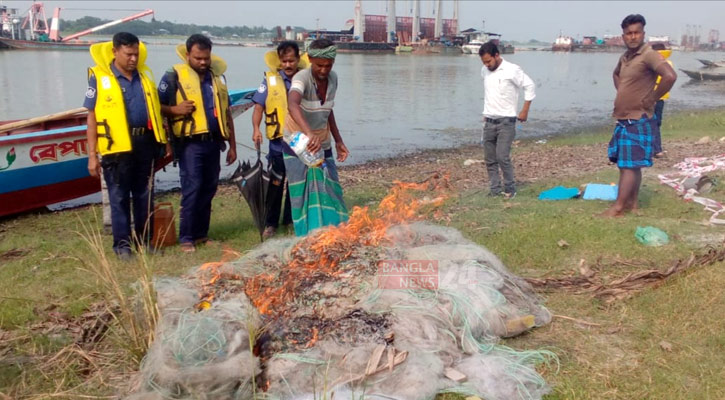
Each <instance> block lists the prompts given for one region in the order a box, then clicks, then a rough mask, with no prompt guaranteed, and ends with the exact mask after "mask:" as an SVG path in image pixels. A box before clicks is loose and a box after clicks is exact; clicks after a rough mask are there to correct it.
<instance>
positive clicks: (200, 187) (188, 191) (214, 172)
mask: <svg viewBox="0 0 725 400" xmlns="http://www.w3.org/2000/svg"><path fill="white" fill-rule="evenodd" d="M222 146H223V142H220V141H218V140H199V141H196V140H185V141H184V143H183V144H182V145H181V151H180V153H181V154H180V155H179V178H180V181H181V211H180V212H179V214H180V220H179V242H180V243H194V241H196V240H199V239H205V238H207V237H208V233H209V221H210V220H211V201H212V199H213V198H214V195H215V194H216V190H217V185H218V184H219V171H221V166H220V164H219V160H220V155H221V149H222Z"/></svg>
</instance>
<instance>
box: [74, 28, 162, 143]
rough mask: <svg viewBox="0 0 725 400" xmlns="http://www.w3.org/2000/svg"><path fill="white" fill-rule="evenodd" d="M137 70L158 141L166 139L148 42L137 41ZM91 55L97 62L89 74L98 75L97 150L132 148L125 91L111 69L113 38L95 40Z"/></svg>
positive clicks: (152, 127)
mask: <svg viewBox="0 0 725 400" xmlns="http://www.w3.org/2000/svg"><path fill="white" fill-rule="evenodd" d="M138 50H139V56H138V65H137V67H136V69H137V70H138V74H139V78H140V79H141V86H142V87H143V91H144V94H145V99H146V111H147V113H148V119H149V121H150V122H151V124H150V127H149V128H151V129H153V131H154V135H155V136H156V141H157V142H159V143H166V131H164V125H163V123H162V119H161V104H160V103H159V94H158V92H157V91H156V85H155V84H154V77H153V74H152V73H151V69H150V68H149V67H148V66H146V64H145V62H146V54H147V53H146V45H144V44H143V43H142V42H140V43H139V45H138ZM90 52H91V58H93V61H95V63H96V65H95V66H94V67H92V68H89V69H88V76H89V77H90V76H91V75H94V76H95V77H96V87H97V88H96V99H97V100H96V108H95V110H94V111H95V113H96V123H97V126H98V152H99V153H101V156H103V155H106V154H114V153H122V152H127V151H131V150H132V148H131V134H130V132H129V130H130V129H129V128H130V127H129V126H128V120H127V118H126V105H125V104H124V102H123V92H122V91H121V85H120V84H119V83H118V80H117V79H116V76H115V75H114V74H113V71H112V70H111V63H112V62H113V59H114V57H113V42H103V43H96V44H94V45H92V46H91V48H90Z"/></svg>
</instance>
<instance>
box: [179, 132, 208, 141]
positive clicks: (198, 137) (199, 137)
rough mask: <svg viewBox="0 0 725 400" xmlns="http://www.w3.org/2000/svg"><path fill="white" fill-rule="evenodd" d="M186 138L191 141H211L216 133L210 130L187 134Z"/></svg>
mask: <svg viewBox="0 0 725 400" xmlns="http://www.w3.org/2000/svg"><path fill="white" fill-rule="evenodd" d="M184 139H185V140H188V141H190V142H211V141H212V140H214V135H213V134H212V133H210V132H207V133H197V134H196V135H191V136H187V137H185V138H184Z"/></svg>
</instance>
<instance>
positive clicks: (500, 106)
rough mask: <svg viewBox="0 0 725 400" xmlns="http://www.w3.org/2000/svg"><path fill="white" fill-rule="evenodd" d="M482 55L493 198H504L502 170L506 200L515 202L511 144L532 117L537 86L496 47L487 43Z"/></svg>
mask: <svg viewBox="0 0 725 400" xmlns="http://www.w3.org/2000/svg"><path fill="white" fill-rule="evenodd" d="M478 55H479V56H481V61H482V62H483V67H482V68H481V77H483V91H484V96H483V120H484V124H483V138H484V143H483V150H484V158H485V160H486V169H487V170H488V180H489V182H490V186H491V192H490V193H489V196H498V195H500V194H501V178H500V176H499V167H500V168H501V173H502V174H503V181H504V186H503V193H504V196H505V197H506V198H512V197H514V196H515V195H516V186H515V183H514V167H513V164H512V163H511V144H512V143H513V141H514V136H515V135H516V120H517V119H518V120H519V121H521V122H524V121H526V119H527V118H528V116H529V107H530V106H531V101H532V100H533V99H534V97H536V94H535V93H534V88H535V84H534V81H532V80H531V78H529V76H528V75H526V74H525V73H524V71H523V70H522V69H521V67H519V66H518V65H516V64H512V63H510V62H508V61H506V60H504V59H503V58H501V55H500V54H499V52H498V46H496V44H495V43H493V42H488V43H484V44H483V45H482V46H481V48H480V49H479V50H478ZM521 89H523V90H524V106H523V108H522V109H521V111H520V112H518V113H517V112H516V109H517V107H518V104H519V92H520V91H521Z"/></svg>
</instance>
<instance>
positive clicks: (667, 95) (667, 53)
mask: <svg viewBox="0 0 725 400" xmlns="http://www.w3.org/2000/svg"><path fill="white" fill-rule="evenodd" d="M657 52H658V53H660V54H661V55H662V57H664V59H665V60H667V59H668V58H670V55H672V50H657ZM667 62H668V63H669V64H670V66H671V67H672V66H673V65H672V61H670V60H667ZM661 81H662V77H661V76H659V75H657V81H656V82H655V88H654V90H657V86H659V84H660V82H661ZM669 98H670V92H667V93H665V94H663V95H662V97H660V100H667V99H669Z"/></svg>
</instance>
